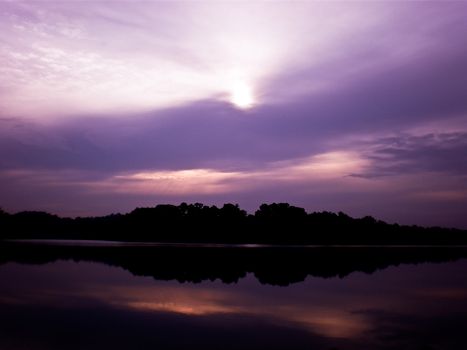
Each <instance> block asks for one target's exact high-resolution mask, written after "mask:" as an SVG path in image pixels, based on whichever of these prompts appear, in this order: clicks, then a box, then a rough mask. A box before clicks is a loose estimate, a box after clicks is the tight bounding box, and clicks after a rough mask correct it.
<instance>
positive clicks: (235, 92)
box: [230, 82, 255, 109]
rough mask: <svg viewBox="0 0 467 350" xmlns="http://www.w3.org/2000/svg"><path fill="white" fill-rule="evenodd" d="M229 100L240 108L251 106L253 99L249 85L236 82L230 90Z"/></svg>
mask: <svg viewBox="0 0 467 350" xmlns="http://www.w3.org/2000/svg"><path fill="white" fill-rule="evenodd" d="M230 102H231V103H232V104H233V105H234V106H236V107H238V108H241V109H248V108H251V107H253V105H254V103H255V100H254V97H253V91H252V89H251V87H250V86H248V85H247V84H245V83H243V82H239V83H236V84H235V85H234V86H233V88H232V91H231V95H230Z"/></svg>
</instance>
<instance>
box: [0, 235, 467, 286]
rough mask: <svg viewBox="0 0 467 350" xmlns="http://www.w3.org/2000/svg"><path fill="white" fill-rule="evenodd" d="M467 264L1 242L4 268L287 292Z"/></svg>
mask: <svg viewBox="0 0 467 350" xmlns="http://www.w3.org/2000/svg"><path fill="white" fill-rule="evenodd" d="M462 258H467V247H431V248H420V247H397V248H395V247H314V248H306V247H301V248H299V247H297V248H285V247H257V248H245V247H232V246H228V245H224V246H222V247H206V246H201V247H197V246H156V247H154V246H137V245H136V246H132V245H120V246H99V245H95V246H92V245H89V246H75V245H63V244H57V245H54V244H37V243H33V242H31V243H28V242H14V241H6V242H0V264H4V263H8V262H18V263H28V264H45V263H50V262H55V261H59V260H73V261H76V262H79V261H88V262H98V263H103V264H106V265H109V266H116V267H120V268H123V269H125V270H127V271H129V272H131V273H132V274H133V275H136V276H151V277H153V278H154V279H156V280H176V281H179V282H193V283H198V282H202V281H205V280H211V281H213V280H221V281H222V282H224V283H236V282H238V281H239V280H240V279H242V278H244V277H245V276H246V274H247V273H252V274H254V276H255V277H256V279H257V280H258V281H259V282H260V283H262V284H271V285H281V286H286V285H288V284H291V283H297V282H301V281H304V280H305V278H306V277H307V276H314V277H323V278H328V277H340V278H343V277H345V276H347V275H349V274H350V273H352V272H355V271H360V272H365V273H373V272H375V271H377V270H381V269H384V268H387V267H389V266H398V265H400V264H419V263H425V262H431V263H440V262H448V261H456V260H458V259H462Z"/></svg>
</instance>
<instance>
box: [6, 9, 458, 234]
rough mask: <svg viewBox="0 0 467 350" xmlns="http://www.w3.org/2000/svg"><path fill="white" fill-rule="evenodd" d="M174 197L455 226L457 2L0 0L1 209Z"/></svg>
mask: <svg viewBox="0 0 467 350" xmlns="http://www.w3.org/2000/svg"><path fill="white" fill-rule="evenodd" d="M183 201H185V202H202V203H204V204H208V205H212V204H215V205H221V204H223V203H225V202H233V203H238V204H239V205H240V206H241V207H243V208H245V209H247V210H248V211H250V212H253V211H254V210H255V209H256V208H257V207H258V206H259V204H261V203H263V202H289V203H291V204H293V205H297V206H301V207H304V208H306V209H307V210H308V211H322V210H329V211H344V212H346V213H348V214H349V215H352V216H364V215H372V216H375V217H377V218H379V219H383V220H386V221H388V222H399V223H404V224H420V225H442V226H451V227H460V228H467V214H466V213H467V2H465V1H459V2H456V1H448V2H446V1H437V2H425V1H391V2H389V1H388V2H384V1H365V2H354V1H343V2H334V1H333V2H324V1H318V2H306V1H303V2H286V1H262V2H247V1H231V2H223V1H222V2H214V1H213V2H209V1H187V2H180V1H174V2H169V1H158V2H156V1H153V2H151V1H144V2H125V1H101V2H91V1H58V2H47V1H14V0H12V1H9V0H7V1H2V2H0V207H2V208H3V209H4V210H7V211H10V212H16V211H20V210H45V211H49V212H52V213H56V214H60V215H67V216H68V215H69V216H84V215H103V214H109V213H112V212H127V211H130V210H132V209H133V208H134V207H136V206H153V205H156V204H160V203H174V204H178V203H180V202H183Z"/></svg>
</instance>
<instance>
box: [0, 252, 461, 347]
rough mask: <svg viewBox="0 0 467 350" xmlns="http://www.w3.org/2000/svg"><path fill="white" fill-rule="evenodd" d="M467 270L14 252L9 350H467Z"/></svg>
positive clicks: (6, 273)
mask: <svg viewBox="0 0 467 350" xmlns="http://www.w3.org/2000/svg"><path fill="white" fill-rule="evenodd" d="M430 257H432V258H430ZM466 257H467V254H466V251H465V248H459V249H455V248H452V249H449V248H408V247H406V248H365V247H353V248H342V247H341V248H338V247H337V248H316V247H315V248H313V247H308V248H302V249H298V248H297V249H296V250H294V249H293V248H288V249H287V250H281V249H280V248H271V247H269V248H265V247H247V248H245V247H236V248H233V247H232V248H228V247H224V248H222V247H215V246H211V247H180V246H178V247H177V246H170V247H167V246H163V247H158V246H144V245H143V246H138V245H129V246H125V245H124V244H123V245H118V244H108V245H107V244H105V243H101V244H97V245H93V244H88V243H86V244H82V245H79V244H77V245H74V244H69V245H68V246H64V245H61V244H52V243H51V244H50V245H47V246H46V245H40V244H26V243H16V244H14V245H9V244H7V245H6V246H2V247H1V249H0V263H1V265H0V348H1V349H2V350H19V349H156V348H159V349H183V348H187V349H188V348H192V349H327V350H330V349H400V350H401V349H420V350H421V349H462V348H466V347H467V340H466V337H465V334H466V331H467V259H465V258H466ZM340 260H342V261H340ZM369 260H371V261H369ZM430 260H432V261H430ZM365 261H367V263H366V264H365ZM331 262H332V263H331ZM320 264H321V265H322V266H319V265H320ZM276 272H277V273H276Z"/></svg>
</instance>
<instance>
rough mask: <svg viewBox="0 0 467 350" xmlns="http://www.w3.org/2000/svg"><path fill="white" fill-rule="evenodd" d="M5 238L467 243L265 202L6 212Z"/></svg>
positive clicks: (438, 233) (449, 233) (460, 234)
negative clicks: (87, 213) (79, 213)
mask: <svg viewBox="0 0 467 350" xmlns="http://www.w3.org/2000/svg"><path fill="white" fill-rule="evenodd" d="M0 232H1V233H0V239H86V240H89V239H90V240H121V241H144V242H190V243H265V244H298V245H300V244H343V245H346V244H357V245H358V244H370V245H386V244H409V245H410V244H423V245H425V244H426V245H452V244H467V231H465V230H459V229H446V228H440V227H430V228H425V227H419V226H404V225H398V224H388V223H385V222H383V221H380V220H376V219H374V218H373V217H370V216H366V217H363V218H352V217H350V216H348V215H346V214H344V213H342V212H339V213H338V214H335V213H331V212H314V213H307V212H306V211H305V210H304V209H303V208H299V207H295V206H291V205H289V204H287V203H273V204H262V205H261V206H260V208H259V209H258V210H257V211H256V212H255V213H254V214H253V215H252V214H248V213H247V212H246V211H245V210H242V209H241V208H239V206H238V205H234V204H224V205H223V206H222V207H221V208H218V207H216V206H206V205H203V204H201V203H195V204H186V203H182V204H180V205H178V206H176V205H167V204H164V205H157V206H155V207H151V208H136V209H135V210H133V211H132V212H130V213H128V214H111V215H108V216H102V217H85V218H82V217H78V218H74V219H73V218H61V217H58V216H56V215H52V214H49V213H45V212H34V211H26V212H20V213H16V214H9V213H6V212H5V211H2V210H0Z"/></svg>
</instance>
